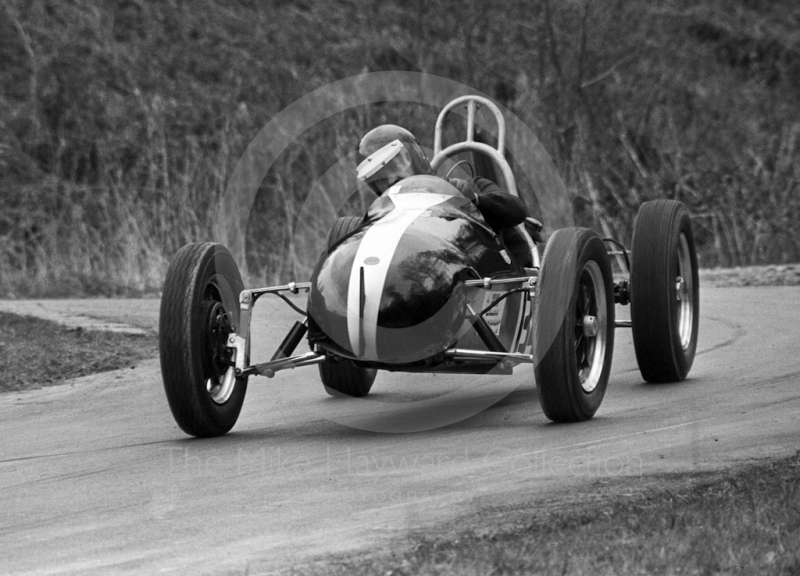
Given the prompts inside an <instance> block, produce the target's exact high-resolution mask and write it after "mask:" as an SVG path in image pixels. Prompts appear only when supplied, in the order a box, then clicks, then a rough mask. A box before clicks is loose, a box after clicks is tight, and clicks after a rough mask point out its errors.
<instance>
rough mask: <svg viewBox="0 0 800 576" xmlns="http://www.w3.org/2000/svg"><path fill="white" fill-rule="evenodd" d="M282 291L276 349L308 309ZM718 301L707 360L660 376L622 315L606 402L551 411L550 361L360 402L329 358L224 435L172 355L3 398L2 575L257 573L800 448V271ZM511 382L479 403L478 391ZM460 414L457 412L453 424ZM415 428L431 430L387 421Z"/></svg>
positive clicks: (389, 386) (119, 315) (107, 312)
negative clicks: (571, 417) (182, 384)
mask: <svg viewBox="0 0 800 576" xmlns="http://www.w3.org/2000/svg"><path fill="white" fill-rule="evenodd" d="M267 298H268V297H265V298H264V299H262V300H261V301H259V304H258V306H257V311H258V309H259V307H260V308H261V310H260V312H259V315H258V316H257V322H258V331H257V333H256V338H257V340H258V341H261V342H262V343H263V344H262V345H261V346H259V347H258V348H257V349H256V350H255V351H254V356H255V357H256V360H258V359H259V356H261V357H266V356H268V355H269V354H270V352H271V351H272V349H274V347H275V346H276V345H277V342H278V341H279V340H280V339H281V338H282V336H283V335H284V333H285V330H286V329H287V328H288V326H289V325H290V324H291V322H293V321H294V317H293V316H292V313H291V312H290V311H288V308H286V307H284V306H282V305H281V304H280V303H279V301H277V299H276V300H275V302H272V301H269V300H267ZM701 299H702V302H701V310H702V320H701V326H700V330H701V335H700V346H699V355H698V357H697V358H696V360H695V365H694V368H693V370H692V373H691V375H690V378H689V379H688V380H687V381H685V382H682V383H679V384H671V385H658V386H654V385H646V384H644V383H643V382H642V381H641V379H640V376H639V373H638V371H637V369H636V363H635V358H634V355H633V350H632V346H631V341H630V334H629V333H627V332H626V331H625V330H619V331H618V335H617V345H616V352H615V357H614V368H613V371H612V378H611V383H610V385H609V390H608V393H607V395H606V398H605V401H604V403H603V405H602V406H601V408H600V410H599V412H598V414H597V415H596V417H595V418H594V419H593V420H591V421H589V422H585V423H582V424H574V425H554V424H550V423H548V421H547V420H546V419H545V417H544V416H543V414H542V412H541V409H540V408H539V405H538V401H537V398H536V391H535V387H534V385H533V381H532V380H533V378H532V374H531V372H532V369H531V368H530V367H529V366H528V367H525V366H522V367H518V368H517V369H516V370H515V373H514V375H513V376H511V377H469V378H468V379H465V378H464V377H459V378H455V377H449V378H445V377H441V376H440V377H432V376H419V375H402V374H397V375H390V374H385V373H381V374H380V375H379V376H378V380H377V381H376V384H375V386H374V388H373V393H371V395H370V396H369V397H367V398H366V399H360V400H357V399H334V398H330V397H328V396H327V395H326V394H325V393H324V391H323V390H322V386H321V384H320V382H319V380H318V375H317V370H316V368H315V367H308V368H302V369H298V370H294V371H289V372H283V373H279V374H278V375H276V377H275V378H274V379H271V380H269V379H266V378H260V377H259V378H254V379H252V380H251V384H250V387H249V389H248V395H247V399H246V400H245V405H244V409H243V411H242V415H241V417H240V420H239V422H238V424H237V425H236V427H235V428H234V429H233V431H232V432H231V433H230V434H228V435H227V436H225V437H222V438H218V439H212V440H195V439H190V438H188V437H186V436H185V435H184V434H183V433H182V432H181V431H180V429H179V428H178V427H177V426H176V425H175V424H174V422H173V420H172V416H171V414H170V412H169V409H168V406H167V402H166V398H165V396H164V392H163V390H162V386H161V377H160V372H159V365H158V361H157V360H152V361H147V362H144V363H141V364H140V365H139V366H137V367H136V368H135V369H128V370H122V371H117V372H110V373H105V374H99V375H95V376H91V377H86V378H81V379H79V380H74V381H71V382H69V383H67V384H65V385H62V386H57V387H51V388H45V389H41V390H35V391H31V392H23V393H17V392H14V393H7V394H2V395H0V411H1V413H2V418H0V437H2V438H3V441H2V445H0V494H2V496H1V497H0V498H2V507H0V573H3V574H11V573H41V574H58V573H82V574H109V573H125V572H132V573H147V574H154V573H172V572H175V573H193V574H198V573H210V574H245V573H248V574H257V573H262V572H269V571H272V570H280V569H283V568H287V567H291V566H295V565H297V563H299V562H306V561H311V560H313V559H314V558H315V557H321V558H324V557H326V555H329V554H331V553H335V552H343V551H348V550H357V549H377V548H380V547H383V546H385V545H386V543H387V542H391V539H392V538H393V537H396V536H402V535H405V534H408V533H409V532H414V531H424V530H428V529H431V528H432V527H436V526H438V525H441V524H442V523H443V522H447V521H450V520H453V519H455V518H458V517H460V516H463V515H465V514H470V513H473V512H477V511H480V510H483V509H486V508H489V507H493V506H499V505H513V504H514V503H516V502H520V501H540V502H548V501H551V500H553V499H563V498H565V497H566V498H569V497H574V498H585V497H587V495H588V496H591V493H592V490H593V489H594V488H593V487H594V486H597V485H598V480H601V481H603V482H602V484H603V485H604V486H613V485H614V484H615V482H619V481H621V479H623V477H624V480H625V482H626V483H627V485H630V483H631V482H633V483H634V484H635V482H636V481H637V480H640V479H641V480H642V481H644V480H646V479H647V478H648V477H650V476H652V475H654V474H659V473H663V472H681V471H695V470H711V469H719V468H723V467H727V466H730V465H732V464H734V463H737V462H742V461H745V460H748V459H754V458H763V457H770V456H786V455H790V454H793V453H794V452H795V451H796V450H797V449H798V447H799V446H798V444H799V442H798V440H799V439H800V354H798V352H799V351H800V349H799V348H798V344H797V342H798V336H800V330H798V326H800V288H799V287H775V288H726V289H704V290H702V297H701ZM24 306H33V308H37V309H39V310H44V311H45V312H42V314H45V313H47V311H48V310H49V313H52V314H54V315H58V314H62V313H68V314H69V315H71V316H73V317H74V318H78V320H77V321H80V318H81V317H91V318H94V319H95V320H99V321H103V322H107V321H112V322H115V323H118V324H129V325H133V326H136V327H137V328H142V329H145V330H146V329H148V328H154V327H155V322H156V320H157V309H158V302H157V301H156V300H131V301H111V302H108V301H103V302H97V301H67V302H60V303H59V302H58V301H44V302H41V303H37V304H34V305H31V304H25V303H19V302H9V301H5V302H0V309H10V308H15V307H16V309H20V307H24ZM5 377H6V378H13V377H14V375H13V374H5ZM497 398H501V399H500V400H499V401H498V402H497V403H495V404H494V405H492V406H491V407H489V408H487V409H485V410H483V411H481V412H479V413H477V414H476V415H474V416H471V417H469V418H466V419H462V420H460V421H459V414H460V412H459V410H460V409H461V408H462V407H463V406H466V405H469V406H475V405H478V404H481V403H483V404H488V403H491V402H492V401H493V400H495V399H497ZM454 414H455V415H456V416H453V415H454ZM464 414H466V412H464ZM462 416H463V414H462ZM447 418H450V419H451V420H457V421H455V422H454V423H451V424H450V425H447V426H442V427H437V426H438V424H437V423H443V422H445V421H446V420H447ZM403 429H408V430H413V429H418V430H421V431H418V432H408V433H389V432H386V430H403ZM375 430H379V431H375ZM380 430H383V432H381V431H380Z"/></svg>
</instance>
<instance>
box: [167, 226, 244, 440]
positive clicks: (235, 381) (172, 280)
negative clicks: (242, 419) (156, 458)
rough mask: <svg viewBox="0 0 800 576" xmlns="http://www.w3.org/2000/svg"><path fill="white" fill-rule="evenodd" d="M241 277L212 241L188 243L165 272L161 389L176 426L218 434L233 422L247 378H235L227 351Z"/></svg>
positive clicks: (199, 433)
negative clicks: (162, 383) (162, 382)
mask: <svg viewBox="0 0 800 576" xmlns="http://www.w3.org/2000/svg"><path fill="white" fill-rule="evenodd" d="M242 290H244V284H243V282H242V276H241V274H240V273H239V268H238V267H237V265H236V262H235V261H234V259H233V256H231V253H230V252H229V251H228V250H227V249H226V248H225V247H224V246H222V245H220V244H214V243H211V242H204V243H193V244H187V245H186V246H184V247H183V248H181V249H180V250H179V251H178V253H177V254H176V255H175V258H174V260H173V261H172V263H171V264H170V267H169V270H168V271H167V277H166V280H165V282H164V290H163V295H162V297H161V311H160V314H159V335H158V338H159V355H160V358H161V376H162V379H163V381H164V391H165V392H166V394H167V401H168V402H169V407H170V410H171V411H172V415H173V417H174V418H175V421H176V422H177V423H178V426H180V427H181V429H182V430H183V431H184V432H186V433H187V434H190V435H192V436H200V437H211V436H221V435H223V434H225V433H226V432H228V431H229V430H230V429H231V428H233V425H234V424H235V423H236V420H237V418H238V417H239V412H240V411H241V409H242V403H243V402H244V396H245V392H246V391H247V379H246V378H235V376H234V374H233V366H231V365H230V360H231V358H230V353H229V349H228V348H227V339H228V335H229V334H230V333H231V332H233V331H234V330H235V329H236V326H238V324H239V293H240V292H241V291H242Z"/></svg>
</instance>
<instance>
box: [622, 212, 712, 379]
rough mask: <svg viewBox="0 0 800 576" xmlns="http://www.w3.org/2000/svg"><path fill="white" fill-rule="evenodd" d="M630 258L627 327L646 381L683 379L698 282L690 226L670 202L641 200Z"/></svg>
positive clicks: (693, 335)
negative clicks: (630, 326)
mask: <svg viewBox="0 0 800 576" xmlns="http://www.w3.org/2000/svg"><path fill="white" fill-rule="evenodd" d="M632 244H633V245H632V252H633V255H632V260H631V324H632V331H633V347H634V350H635V351H636V362H637V364H638V365H639V371H640V372H641V373H642V378H644V379H645V380H646V381H647V382H677V381H680V380H683V379H685V378H686V376H687V375H688V374H689V370H690V369H691V368H692V363H693V362H694V356H695V352H696V350H697V334H698V328H699V321H700V279H699V277H698V273H697V253H696V250H695V242H694V235H693V234H692V223H691V220H690V218H689V212H688V210H687V209H686V207H685V206H684V205H683V204H682V203H681V202H678V201H675V200H655V201H651V202H645V203H644V204H642V206H641V208H639V212H638V214H637V215H636V223H635V224H634V228H633V243H632Z"/></svg>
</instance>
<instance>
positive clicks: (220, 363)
mask: <svg viewBox="0 0 800 576" xmlns="http://www.w3.org/2000/svg"><path fill="white" fill-rule="evenodd" d="M203 310H204V314H203V317H204V318H205V356H204V358H205V362H204V370H203V372H204V375H205V377H206V378H205V383H206V391H207V392H208V395H209V396H210V397H211V400H213V401H214V402H215V403H216V404H224V403H225V402H227V401H228V400H229V399H230V397H231V395H232V394H233V390H234V388H235V387H236V371H235V369H234V367H233V366H231V363H230V359H231V352H230V349H229V348H228V335H229V334H231V333H232V332H233V329H232V327H231V323H230V315H229V314H228V313H227V312H226V311H225V307H224V306H223V305H222V303H221V302H219V301H217V300H204V302H203Z"/></svg>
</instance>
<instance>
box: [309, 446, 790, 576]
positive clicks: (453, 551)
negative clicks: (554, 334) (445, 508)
mask: <svg viewBox="0 0 800 576" xmlns="http://www.w3.org/2000/svg"><path fill="white" fill-rule="evenodd" d="M651 486H652V487H651V488H649V489H646V490H643V491H641V490H639V491H636V492H635V493H633V494H631V493H625V494H620V492H621V491H620V490H619V489H617V490H616V494H615V493H614V492H612V493H610V494H606V495H604V496H602V497H596V496H597V492H595V491H594V490H595V488H592V490H593V492H592V494H593V495H594V496H595V497H592V498H589V501H590V502H589V503H579V502H581V501H583V502H586V500H587V499H586V498H578V497H577V496H576V497H575V498H571V499H570V501H569V502H567V503H562V504H560V505H558V506H552V505H548V503H547V502H544V503H541V502H537V503H535V504H531V507H530V509H519V508H516V509H513V510H500V511H495V512H493V513H491V514H488V515H484V516H481V517H478V518H468V519H465V520H463V521H462V526H463V524H466V525H468V526H469V527H467V528H463V527H462V528H454V529H452V530H448V531H446V532H444V533H443V534H442V535H436V536H419V537H416V538H413V539H412V541H411V542H402V543H398V547H397V552H394V553H377V554H374V555H367V556H362V557H355V558H350V559H345V560H340V561H335V562H323V563H321V564H319V565H316V566H306V567H303V568H302V569H298V570H297V571H295V572H294V573H297V574H335V575H338V574H342V575H344V574H348V575H351V574H384V575H387V576H388V575H392V576H401V575H411V574H431V575H434V574H435V575H443V576H445V575H459V576H470V575H479V574H492V575H495V574H497V575H500V574H519V575H527V574H576V575H584V574H592V575H595V574H597V575H600V574H608V575H615V576H626V575H631V576H633V575H653V574H697V575H705V574H737V575H738V574H752V575H756V574H785V575H787V576H790V575H796V574H798V573H800V453H798V454H797V455H795V456H794V457H792V458H789V459H786V460H779V461H772V462H766V463H759V464H755V465H749V466H746V467H744V468H740V469H738V470H734V471H728V472H723V473H716V474H706V475H693V474H688V475H672V476H665V477H662V478H659V477H656V478H653V479H652V480H651ZM664 486H668V487H669V488H664ZM600 492H602V490H600Z"/></svg>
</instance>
